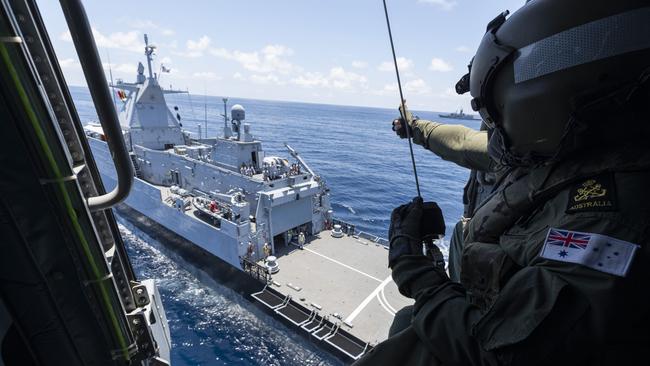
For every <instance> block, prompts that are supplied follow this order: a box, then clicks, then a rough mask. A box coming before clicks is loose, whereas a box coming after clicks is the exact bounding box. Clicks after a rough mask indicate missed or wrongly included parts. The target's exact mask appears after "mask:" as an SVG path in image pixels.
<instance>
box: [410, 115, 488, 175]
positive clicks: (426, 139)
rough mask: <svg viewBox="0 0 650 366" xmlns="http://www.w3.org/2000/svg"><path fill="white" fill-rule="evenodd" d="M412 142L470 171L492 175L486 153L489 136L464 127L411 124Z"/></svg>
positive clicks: (427, 123) (419, 121) (421, 123)
mask: <svg viewBox="0 0 650 366" xmlns="http://www.w3.org/2000/svg"><path fill="white" fill-rule="evenodd" d="M411 128H412V130H413V142H414V143H416V144H418V145H422V146H424V148H425V149H427V150H429V151H431V152H433V153H434V154H436V155H438V156H440V157H441V158H442V159H444V160H447V161H451V162H453V163H455V164H458V165H460V166H462V167H465V168H468V169H475V170H480V171H490V170H491V169H492V168H493V167H494V164H493V162H492V160H491V159H490V156H489V155H488V152H487V143H488V138H487V132H486V131H476V130H473V129H471V128H469V127H465V126H462V125H447V124H441V123H437V122H431V121H427V120H421V119H420V120H415V121H413V123H412V124H411Z"/></svg>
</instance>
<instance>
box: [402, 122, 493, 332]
mask: <svg viewBox="0 0 650 366" xmlns="http://www.w3.org/2000/svg"><path fill="white" fill-rule="evenodd" d="M411 128H412V131H413V142H414V143H415V144H418V145H421V146H423V147H424V148H425V149H427V150H429V151H431V152H433V153H434V154H436V155H438V156H440V157H441V158H442V159H444V160H447V161H450V162H452V163H454V164H456V165H459V166H462V167H464V168H467V169H470V170H472V172H471V173H470V177H469V180H468V182H467V185H466V186H465V191H464V195H463V203H464V205H465V209H464V213H463V216H464V217H462V218H461V219H460V220H459V221H458V223H457V224H456V225H455V227H454V231H453V232H452V234H451V239H450V240H449V259H448V263H449V268H448V271H449V275H450V277H451V279H452V280H454V281H458V280H459V278H460V253H461V252H462V250H463V238H462V233H463V228H464V226H465V223H466V222H467V219H468V218H469V217H471V216H472V214H473V212H474V209H475V208H476V207H477V206H478V204H479V203H480V202H482V201H483V200H484V199H485V198H487V197H488V195H489V194H490V191H491V189H490V188H491V186H490V185H489V184H480V183H479V181H480V179H479V177H484V176H485V174H486V173H488V172H494V171H495V170H497V167H496V164H495V163H494V162H493V160H492V159H491V158H490V156H489V155H488V151H487V145H488V136H487V131H477V130H474V129H471V128H469V127H465V126H463V125H448V124H441V123H437V122H432V121H427V120H422V119H418V120H414V121H413V122H412V123H411ZM492 179H494V177H492ZM400 319H403V317H400ZM400 323H402V322H400ZM395 329H399V326H396V327H395Z"/></svg>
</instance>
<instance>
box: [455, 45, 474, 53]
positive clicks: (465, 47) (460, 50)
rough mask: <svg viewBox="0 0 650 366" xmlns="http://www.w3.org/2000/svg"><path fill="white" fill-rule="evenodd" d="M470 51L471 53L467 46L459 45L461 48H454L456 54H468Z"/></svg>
mask: <svg viewBox="0 0 650 366" xmlns="http://www.w3.org/2000/svg"><path fill="white" fill-rule="evenodd" d="M470 51H471V49H470V48H469V47H467V46H462V45H461V46H458V47H456V52H462V53H466V52H470Z"/></svg>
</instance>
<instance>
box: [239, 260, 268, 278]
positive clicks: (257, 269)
mask: <svg viewBox="0 0 650 366" xmlns="http://www.w3.org/2000/svg"><path fill="white" fill-rule="evenodd" d="M240 263H241V268H242V270H244V272H246V273H248V274H249V275H250V276H251V277H253V278H254V279H256V280H258V281H260V282H261V283H263V284H267V283H269V282H270V281H271V275H269V272H268V271H267V270H266V267H264V266H262V265H260V264H259V263H256V262H253V261H252V260H250V259H248V258H245V257H240Z"/></svg>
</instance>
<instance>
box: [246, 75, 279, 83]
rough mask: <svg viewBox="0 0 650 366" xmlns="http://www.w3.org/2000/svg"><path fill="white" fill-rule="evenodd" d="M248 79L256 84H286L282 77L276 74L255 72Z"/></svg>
mask: <svg viewBox="0 0 650 366" xmlns="http://www.w3.org/2000/svg"><path fill="white" fill-rule="evenodd" d="M248 80H250V81H251V82H253V83H256V84H275V85H284V84H286V83H285V82H284V81H281V80H280V78H279V77H278V76H277V75H275V74H266V75H259V74H253V75H251V76H250V77H249V78H248Z"/></svg>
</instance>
